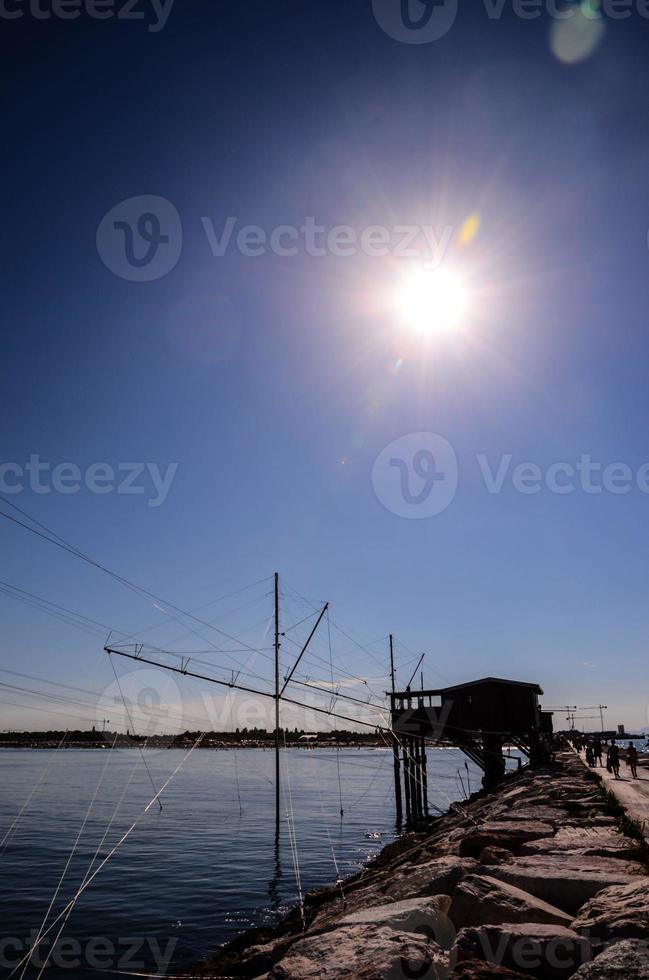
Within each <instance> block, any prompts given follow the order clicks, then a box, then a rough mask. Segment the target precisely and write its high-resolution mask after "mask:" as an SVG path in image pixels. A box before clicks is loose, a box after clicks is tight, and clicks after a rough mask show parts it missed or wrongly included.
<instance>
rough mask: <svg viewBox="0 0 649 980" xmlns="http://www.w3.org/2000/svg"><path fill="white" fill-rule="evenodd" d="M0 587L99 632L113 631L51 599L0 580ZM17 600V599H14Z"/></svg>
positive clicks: (117, 631) (104, 624)
mask: <svg viewBox="0 0 649 980" xmlns="http://www.w3.org/2000/svg"><path fill="white" fill-rule="evenodd" d="M0 585H1V586H3V587H4V588H5V589H11V590H13V591H14V592H20V593H22V594H23V595H26V596H29V598H30V599H35V600H36V601H38V602H42V603H44V604H46V605H48V606H53V607H54V608H55V609H58V610H60V611H62V612H65V613H68V614H69V615H71V616H77V617H78V618H79V619H85V621H86V622H87V623H91V624H92V625H93V626H96V627H98V628H101V630H102V631H103V630H107V629H114V627H111V626H107V625H106V623H100V622H99V621H98V620H96V619H92V618H91V617H90V616H84V615H83V613H78V612H75V611H74V609H68V608H67V607H66V606H62V605H60V604H59V603H58V602H53V601H52V600H51V599H46V598H45V597H44V596H39V595H37V594H36V593H35V592H29V591H28V590H27V589H21V588H19V586H17V585H12V584H11V583H10V582H3V581H1V580H0ZM16 598H17V597H16ZM115 632H116V633H121V632H122V631H121V630H115Z"/></svg>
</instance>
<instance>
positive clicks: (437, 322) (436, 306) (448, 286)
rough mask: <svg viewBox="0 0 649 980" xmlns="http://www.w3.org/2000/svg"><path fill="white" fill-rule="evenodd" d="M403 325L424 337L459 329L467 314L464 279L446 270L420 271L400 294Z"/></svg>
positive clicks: (399, 307) (400, 311)
mask: <svg viewBox="0 0 649 980" xmlns="http://www.w3.org/2000/svg"><path fill="white" fill-rule="evenodd" d="M397 307H398V312H399V315H400V317H401V318H402V320H403V322H404V323H406V324H407V325H408V327H410V329H412V330H414V331H415V332H416V333H418V334H421V335H422V336H424V337H429V336H432V335H434V334H438V333H445V332H447V331H449V330H453V329H454V328H456V327H458V326H459V325H460V323H461V321H462V318H463V316H464V315H465V314H466V311H467V307H468V293H467V289H466V286H465V284H464V283H463V281H462V278H461V277H460V276H459V275H458V274H457V273H455V272H450V271H446V270H444V269H435V270H430V271H427V270H425V269H418V270H417V271H416V272H413V273H411V274H410V275H409V276H408V278H407V279H406V280H405V281H404V283H403V284H402V286H401V288H400V289H399V291H398V294H397Z"/></svg>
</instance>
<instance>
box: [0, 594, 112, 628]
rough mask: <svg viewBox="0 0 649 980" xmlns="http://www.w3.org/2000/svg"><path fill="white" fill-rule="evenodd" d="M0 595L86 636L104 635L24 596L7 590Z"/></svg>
mask: <svg viewBox="0 0 649 980" xmlns="http://www.w3.org/2000/svg"><path fill="white" fill-rule="evenodd" d="M0 594H2V595H5V596H7V598H8V599H13V600H14V602H21V603H22V604H23V605H24V606H28V607H30V608H31V609H36V610H38V612H42V613H45V615H46V616H50V618H51V619H58V621H59V622H61V623H66V624H67V625H68V626H74V627H75V628H76V629H78V630H81V631H82V632H83V633H86V634H87V635H88V636H92V637H95V636H101V635H102V634H103V635H105V631H104V630H99V629H95V628H94V627H90V626H86V624H85V623H78V622H75V620H73V619H71V618H70V617H68V616H64V615H63V614H62V613H57V612H54V611H53V610H51V609H46V608H44V607H43V606H42V605H39V604H38V603H36V602H32V601H31V599H26V598H25V597H24V596H20V595H15V594H14V593H13V592H9V591H8V589H2V588H0Z"/></svg>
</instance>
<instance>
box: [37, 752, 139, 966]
mask: <svg viewBox="0 0 649 980" xmlns="http://www.w3.org/2000/svg"><path fill="white" fill-rule="evenodd" d="M147 741H148V739H147ZM137 764H138V759H137V756H136V758H135V763H134V765H133V766H132V767H131V773H130V775H129V777H128V780H127V782H126V783H125V785H124V788H123V790H122V793H121V795H120V798H119V800H118V801H117V803H116V804H115V808H114V809H113V812H112V814H111V816H110V819H109V820H108V822H107V824H106V827H105V829H104V833H103V835H102V837H101V840H100V841H99V843H98V844H97V847H96V848H95V853H94V854H93V856H92V858H91V861H90V864H89V865H88V867H87V869H86V873H85V874H84V876H83V880H82V882H81V884H82V885H85V883H86V881H87V880H88V877H89V875H90V874H91V872H92V869H93V867H94V865H95V862H96V860H97V858H98V857H99V854H100V852H101V849H102V847H103V846H104V843H105V841H106V838H107V837H108V834H109V833H110V829H111V827H112V826H113V823H114V822H115V818H116V817H117V814H118V812H119V810H120V808H121V805H122V803H123V802H124V798H125V796H126V793H127V791H128V789H129V787H130V785H131V782H132V781H133V776H134V775H135V770H136V769H137ZM73 908H74V907H73V906H70V908H69V909H68V912H67V914H66V916H65V918H64V919H63V922H62V923H61V928H60V929H59V931H58V932H57V934H56V937H55V938H54V941H53V942H52V943H50V951H49V953H48V955H47V957H46V959H45V961H44V962H43V966H42V967H41V970H40V973H39V974H38V976H37V977H36V980H40V977H41V975H42V973H43V971H44V970H45V968H46V966H47V964H48V961H49V958H50V956H51V955H52V952H53V950H55V949H56V947H57V943H58V941H59V939H60V938H61V935H62V934H63V930H64V929H65V927H66V925H67V923H68V919H69V918H70V916H71V915H72V911H73Z"/></svg>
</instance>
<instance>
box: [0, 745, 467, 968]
mask: <svg viewBox="0 0 649 980" xmlns="http://www.w3.org/2000/svg"><path fill="white" fill-rule="evenodd" d="M236 755H237V767H236V768H237V769H238V786H237V773H236V770H235V752H234V751H210V750H204V751H200V750H198V751H197V752H195V753H194V754H193V755H192V756H191V758H190V759H189V760H188V761H187V763H186V765H185V766H184V767H183V768H182V769H181V770H180V772H179V773H178V775H177V776H176V778H175V779H174V781H173V782H172V783H171V784H170V786H169V788H168V789H167V790H166V791H165V793H164V796H163V804H164V808H163V810H162V812H160V811H159V809H158V808H157V807H155V808H152V809H151V810H150V811H149V812H148V813H147V814H146V816H145V817H144V818H143V819H142V821H141V822H140V823H139V824H138V825H137V827H136V829H135V830H134V831H133V833H132V834H131V835H130V836H129V837H128V839H127V840H126V842H125V843H124V844H123V846H121V847H120V849H119V850H118V851H117V852H116V854H115V856H114V857H113V858H111V859H110V861H109V862H108V863H107V864H106V866H105V868H103V869H102V871H101V872H100V873H99V875H98V876H97V878H96V879H95V881H93V883H92V884H91V885H90V887H89V888H88V889H87V891H85V892H84V893H83V895H82V896H81V898H80V899H79V902H78V904H77V905H76V907H75V909H74V911H73V913H72V915H71V917H70V919H69V922H68V923H67V925H66V928H65V932H64V935H65V936H66V937H71V938H74V939H76V940H78V941H79V942H80V943H81V944H82V948H83V947H84V944H86V943H87V941H88V940H89V939H90V938H91V937H106V938H107V939H108V940H110V941H111V942H112V943H114V944H115V946H116V948H117V950H118V955H119V951H121V952H122V953H124V952H125V950H126V947H127V944H128V942H129V941H134V940H136V939H138V937H144V938H146V939H147V941H148V939H149V938H150V937H154V938H156V939H157V940H158V941H159V942H160V943H161V944H162V946H163V948H164V947H165V946H166V944H167V943H168V941H169V940H170V939H172V940H175V943H174V947H173V948H174V951H175V955H174V959H175V960H176V961H181V962H182V961H188V960H189V961H191V960H196V959H197V958H200V957H201V956H203V955H204V954H206V953H207V952H209V951H210V950H211V949H213V948H214V947H215V946H216V945H218V944H219V943H221V942H224V941H225V940H227V939H229V938H231V937H233V936H234V935H236V934H237V933H238V932H240V931H241V930H243V929H245V928H248V927H249V926H252V925H262V924H272V923H273V922H274V921H276V919H277V917H278V916H279V915H280V914H282V913H283V912H285V911H286V910H287V908H288V907H290V905H291V904H292V903H293V902H294V901H295V900H296V895H297V889H296V879H295V871H294V866H293V861H292V857H291V851H290V847H289V841H288V835H287V824H286V819H287V818H286V809H287V806H288V803H289V800H288V794H287V793H286V792H284V795H283V804H282V818H283V823H282V831H281V841H280V849H279V861H278V860H277V854H276V852H275V846H274V789H273V781H272V779H273V773H274V755H273V753H272V751H264V750H261V749H247V750H238V751H237V753H236ZM146 758H147V763H148V767H149V770H150V772H151V776H152V779H153V782H154V783H155V785H156V787H159V786H160V785H161V784H162V783H163V782H164V780H165V779H166V778H167V777H168V776H169V775H170V774H171V772H172V771H173V769H174V768H175V767H176V766H177V765H178V763H179V762H180V760H181V759H182V754H181V752H179V751H168V750H163V751H159V752H156V751H149V752H147V756H146ZM106 759H107V753H106V752H101V751H93V750H85V751H84V750H73V749H68V750H61V751H59V752H58V753H55V752H53V751H32V750H6V751H3V752H2V753H0V774H1V777H2V785H3V788H4V793H3V795H2V801H1V803H0V840H1V839H2V838H3V837H4V835H5V834H6V832H7V830H8V829H9V828H10V826H11V824H12V821H13V820H14V819H15V817H16V815H17V814H18V812H19V810H20V808H21V806H22V805H23V803H24V801H25V800H26V799H27V797H28V796H29V793H30V791H31V790H32V788H33V787H34V785H35V784H36V783H37V782H38V780H39V779H40V777H41V775H42V773H43V772H44V771H45V770H46V769H47V767H48V766H49V769H47V774H46V776H45V778H44V779H43V781H42V783H41V784H40V785H39V786H38V788H37V790H36V792H35V793H34V796H33V798H32V800H31V802H30V804H29V806H28V807H27V809H26V810H25V812H24V814H23V816H22V818H21V819H20V821H19V823H18V824H17V826H16V828H15V833H14V834H13V835H12V836H11V837H10V838H9V840H8V841H7V844H6V847H5V849H4V850H3V852H2V854H1V855H0V861H1V862H2V870H3V881H4V882H5V888H4V889H3V890H2V893H1V896H0V913H1V917H2V922H3V926H4V936H5V937H9V936H12V937H16V938H17V939H18V941H19V942H20V943H25V942H26V940H27V937H28V935H29V933H30V930H32V929H38V927H39V926H40V924H41V922H42V920H43V916H44V914H45V911H46V909H47V906H48V904H49V901H50V898H51V896H52V894H53V892H54V889H55V887H56V884H57V882H58V880H59V878H60V876H61V873H62V871H63V868H64V866H65V863H66V861H67V859H68V855H69V853H70V850H71V848H72V846H73V844H74V841H75V838H76V836H77V834H78V832H79V829H80V826H81V824H82V821H83V818H84V815H85V814H86V811H87V810H88V807H89V804H90V802H91V800H92V797H93V794H94V793H95V790H96V789H97V785H98V782H99V779H100V776H101V772H102V769H103V768H104V764H105V763H106ZM338 763H339V764H340V793H339V783H338ZM282 764H283V766H284V771H285V774H284V779H283V788H284V790H285V791H286V786H287V779H286V767H287V765H288V776H289V777H290V784H291V801H292V809H293V814H294V820H295V836H296V839H297V845H298V857H299V873H300V878H301V884H302V888H303V891H308V890H309V889H311V888H314V887H316V886H322V885H324V884H327V883H328V882H332V881H333V880H335V877H336V871H335V865H334V859H333V856H332V850H333V852H334V853H335V857H336V861H337V863H338V867H339V869H340V873H341V875H343V876H344V875H349V874H351V873H353V872H354V871H356V870H357V869H358V868H359V867H360V865H361V864H362V863H363V862H365V861H366V860H367V859H368V858H370V857H371V856H372V855H373V854H375V853H376V852H377V851H378V850H380V848H381V847H383V846H384V844H385V843H387V842H388V841H389V840H391V839H392V838H393V836H394V832H395V829H394V799H393V783H392V755H391V753H390V752H389V751H387V750H383V749H375V750H372V749H360V750H354V749H343V750H341V751H340V754H339V756H338V758H337V757H336V753H335V752H334V751H330V750H318V749H314V750H292V751H289V752H287V753H283V759H282ZM458 769H459V770H460V773H461V775H462V779H463V780H464V784H465V786H466V782H467V773H466V769H465V763H464V757H463V756H462V755H461V753H460V752H459V751H456V750H433V751H429V763H428V773H429V797H430V800H431V803H434V804H435V805H436V806H437V807H439V808H440V809H442V810H445V809H446V808H447V806H448V804H449V802H450V801H452V800H458V799H462V797H463V791H462V788H461V785H460V781H459V778H458ZM469 771H470V780H471V789H472V790H475V789H476V788H477V787H478V785H479V773H478V771H477V770H476V769H475V767H474V766H471V767H470V770H469ZM122 794H124V796H123V800H122V802H121V804H120V805H119V809H118V810H117V815H116V817H115V820H114V822H113V824H112V826H111V829H110V831H109V833H108V835H107V837H106V841H105V843H104V846H103V847H102V850H101V855H102V857H103V856H105V854H107V853H108V851H109V850H110V849H111V847H112V846H113V845H114V844H115V843H116V842H117V841H118V840H119V839H120V837H121V836H122V834H123V833H124V832H125V831H126V830H127V829H128V827H129V826H130V825H131V823H132V822H133V821H134V820H135V818H136V817H137V816H138V814H140V813H141V812H142V810H143V808H144V807H145V806H146V804H147V803H148V801H149V800H150V799H151V797H152V795H153V791H152V789H151V783H150V781H149V778H148V776H147V773H146V771H145V769H144V766H143V764H142V760H141V756H140V754H139V752H137V751H135V750H128V749H127V750H116V751H115V752H114V753H113V754H112V755H111V757H110V758H109V760H108V765H107V767H106V773H105V777H104V780H103V783H102V784H101V786H100V788H99V790H98V792H97V798H96V801H95V804H94V806H93V807H92V809H91V811H90V816H89V819H88V822H87V824H86V828H85V832H84V834H83V835H82V837H81V839H80V842H79V846H78V847H77V850H76V852H75V855H74V857H73V859H72V861H71V863H70V869H69V872H68V874H67V876H66V878H65V880H64V883H63V885H62V887H61V890H60V893H59V896H58V898H57V901H56V903H55V905H54V909H53V912H54V914H58V912H59V911H60V909H61V908H63V907H64V906H65V905H66V903H67V902H68V901H69V899H70V898H71V896H72V895H73V894H74V892H75V890H76V888H78V886H79V885H80V883H81V882H82V881H83V878H84V875H85V873H86V869H87V867H88V865H89V862H90V860H91V858H92V856H93V854H94V853H95V850H96V848H97V845H98V843H99V842H100V840H101V838H102V836H103V835H104V833H105V830H106V826H107V824H108V822H109V821H110V819H111V816H112V815H113V814H114V813H115V811H116V806H117V804H118V803H119V801H120V798H121V797H122ZM341 797H342V807H343V810H344V816H343V818H342V820H341V817H340V813H339V810H340V799H341ZM239 798H240V799H241V811H242V812H240V807H239ZM50 921H51V919H50ZM55 934H56V931H55V933H54V935H55ZM140 945H142V943H140ZM12 955H13V953H12ZM133 961H134V962H135V961H137V963H138V964H139V967H142V966H143V967H144V968H146V969H151V968H154V967H155V966H156V963H155V960H154V958H153V955H152V953H151V950H150V949H149V947H148V945H145V947H144V948H142V949H139V950H138V954H137V957H134V958H133ZM128 968H129V969H134V968H135V967H134V966H133V964H132V963H131V964H129V966H128ZM73 973H74V976H75V980H76V978H81V977H84V976H88V977H91V976H94V977H96V976H97V974H96V972H93V971H86V972H85V973H84V971H83V969H75V970H74V971H73ZM47 975H48V976H51V977H56V976H68V977H69V976H71V975H72V973H71V972H70V971H69V970H66V971H60V970H58V971H57V969H56V968H52V969H51V970H48V971H47Z"/></svg>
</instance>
